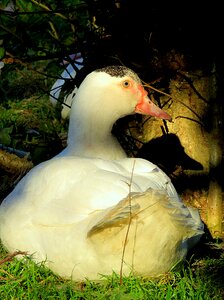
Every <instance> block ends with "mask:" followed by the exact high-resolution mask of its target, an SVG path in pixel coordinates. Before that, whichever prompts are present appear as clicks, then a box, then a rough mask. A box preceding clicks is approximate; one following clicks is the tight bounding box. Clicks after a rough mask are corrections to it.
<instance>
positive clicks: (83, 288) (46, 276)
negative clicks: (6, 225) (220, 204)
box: [0, 249, 224, 300]
mask: <svg viewBox="0 0 224 300" xmlns="http://www.w3.org/2000/svg"><path fill="white" fill-rule="evenodd" d="M0 255H1V256H0V260H2V259H3V258H6V257H7V253H6V252H5V251H4V250H3V249H1V254H0ZM223 270H224V258H223V255H222V256H220V257H219V258H217V259H209V258H208V259H203V260H196V261H195V262H194V263H192V264H191V265H190V264H189V266H188V264H186V265H185V267H184V268H183V269H182V270H181V271H180V272H170V273H168V274H166V275H164V276H162V277H160V278H157V279H154V280H153V279H144V278H138V277H134V276H130V277H127V278H123V281H122V285H121V284H120V277H119V275H116V274H112V275H111V276H102V280H101V281H98V282H93V281H88V280H86V281H85V282H72V281H71V280H64V279H62V278H60V277H58V276H56V275H54V274H53V273H52V272H51V271H50V270H48V269H47V268H45V266H44V263H42V264H35V263H34V262H32V260H31V259H30V258H29V257H25V258H24V259H22V260H18V259H16V257H14V258H12V259H9V260H8V261H4V262H2V263H1V265H0V295H1V299H4V300H8V299H62V300H63V299H116V300H118V299H122V300H123V299H153V300H156V299H177V300H179V299H203V300H206V299H208V300H211V299H217V300H221V299H223V297H224V276H223Z"/></svg>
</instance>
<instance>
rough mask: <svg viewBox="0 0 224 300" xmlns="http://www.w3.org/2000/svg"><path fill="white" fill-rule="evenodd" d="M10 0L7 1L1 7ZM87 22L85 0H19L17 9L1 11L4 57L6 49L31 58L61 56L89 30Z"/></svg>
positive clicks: (0, 36) (28, 58)
mask: <svg viewBox="0 0 224 300" xmlns="http://www.w3.org/2000/svg"><path fill="white" fill-rule="evenodd" d="M7 4H8V1H3V3H2V6H1V7H2V8H4V7H6V5H7ZM87 24H88V11H87V6H86V4H85V3H84V2H83V1H80V0H76V1H68V0H67V1H66V0H65V1H50V0H48V1H47V0H45V1H36V0H31V1H29V0H17V1H16V2H15V7H14V10H13V11H5V12H4V11H2V13H1V15H0V40H3V46H2V50H1V51H0V57H1V56H3V55H4V52H3V51H7V52H8V53H10V54H11V55H12V56H13V57H19V58H20V59H23V60H30V61H31V60H37V59H41V58H44V57H46V56H47V57H58V56H59V54H60V53H66V51H68V50H69V51H71V50H70V47H71V48H76V47H77V46H78V45H77V44H78V43H79V39H80V38H83V37H84V36H85V35H86V33H87V31H88V27H87ZM4 49H5V50H4ZM72 51H74V49H73V50H72ZM72 53H73V52H72Z"/></svg>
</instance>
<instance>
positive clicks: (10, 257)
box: [0, 251, 27, 265]
mask: <svg viewBox="0 0 224 300" xmlns="http://www.w3.org/2000/svg"><path fill="white" fill-rule="evenodd" d="M17 255H27V252H25V251H16V252H13V253H12V254H9V255H8V256H6V258H4V259H2V260H0V265H2V264H4V263H5V262H7V261H12V259H13V257H15V256H17Z"/></svg>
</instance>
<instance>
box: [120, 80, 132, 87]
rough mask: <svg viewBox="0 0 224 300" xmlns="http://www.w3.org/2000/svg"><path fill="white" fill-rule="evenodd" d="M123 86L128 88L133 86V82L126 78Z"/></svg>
mask: <svg viewBox="0 0 224 300" xmlns="http://www.w3.org/2000/svg"><path fill="white" fill-rule="evenodd" d="M122 85H123V87H125V88H128V87H130V86H131V82H130V81H129V80H124V81H123V82H122Z"/></svg>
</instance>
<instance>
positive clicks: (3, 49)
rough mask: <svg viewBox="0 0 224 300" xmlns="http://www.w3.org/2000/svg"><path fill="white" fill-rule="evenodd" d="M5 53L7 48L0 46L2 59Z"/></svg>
mask: <svg viewBox="0 0 224 300" xmlns="http://www.w3.org/2000/svg"><path fill="white" fill-rule="evenodd" d="M4 55H5V48H3V47H0V59H2V58H3V57H4Z"/></svg>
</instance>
